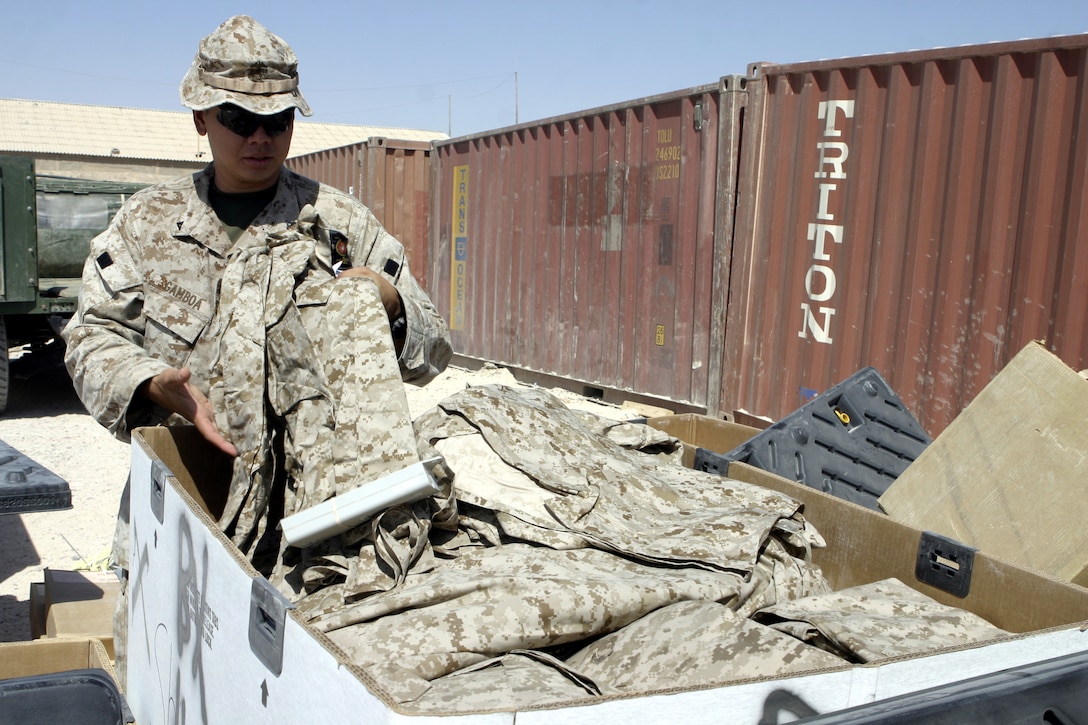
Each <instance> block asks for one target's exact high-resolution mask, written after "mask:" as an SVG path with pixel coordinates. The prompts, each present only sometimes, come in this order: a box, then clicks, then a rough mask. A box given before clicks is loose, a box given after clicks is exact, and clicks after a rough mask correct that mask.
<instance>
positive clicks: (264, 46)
mask: <svg viewBox="0 0 1088 725" xmlns="http://www.w3.org/2000/svg"><path fill="white" fill-rule="evenodd" d="M178 94H179V95H180V96H181V102H182V104H184V105H185V106H186V107H187V108H191V109H193V110H194V111H206V110H208V109H209V108H215V107H216V106H220V105H222V104H224V103H233V104H234V105H236V106H241V107H242V108H245V109H246V110H248V111H252V112H253V113H259V114H261V115H262V116H267V115H271V114H274V113H279V112H280V111H284V110H286V109H288V108H292V107H294V108H297V109H298V110H299V112H301V113H302V115H303V116H309V115H310V114H311V111H310V106H309V104H307V103H306V99H305V98H303V97H302V93H301V92H300V91H299V89H298V58H296V57H295V53H294V51H292V50H291V46H289V45H287V43H285V42H284V41H283V39H282V38H280V37H279V36H276V35H273V34H272V33H271V32H269V30H268V28H266V27H264V26H263V25H261V24H260V23H258V22H257V21H256V20H254V19H253V18H251V17H249V16H248V15H236V16H234V17H233V18H231V19H230V20H227V21H226V22H225V23H223V24H222V25H220V26H219V27H218V28H216V29H215V32H213V33H212V34H211V35H209V36H208V37H206V38H204V39H203V40H201V41H200V48H199V49H198V50H197V54H196V58H194V59H193V65H192V67H191V68H189V72H188V73H186V74H185V78H183V79H182V81H181V88H180V89H179V90H178Z"/></svg>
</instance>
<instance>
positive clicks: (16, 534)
mask: <svg viewBox="0 0 1088 725" xmlns="http://www.w3.org/2000/svg"><path fill="white" fill-rule="evenodd" d="M0 552H3V555H2V556H0V581H4V580H5V579H7V578H8V577H9V576H11V575H12V574H14V573H15V572H17V571H21V570H23V569H25V568H27V567H30V566H34V565H36V564H39V563H41V557H39V556H38V552H37V550H36V549H35V548H34V545H33V544H32V543H31V542H30V536H29V535H28V534H27V531H26V527H25V526H24V525H23V519H22V517H21V516H19V515H17V514H10V515H0ZM19 596H21V597H23V599H22V601H20V600H19V598H18V597H16V596H12V595H3V596H0V642H21V641H24V640H28V639H30V610H29V609H28V607H27V605H26V602H27V598H29V596H30V592H29V591H27V592H23V593H22V594H20V595H19Z"/></svg>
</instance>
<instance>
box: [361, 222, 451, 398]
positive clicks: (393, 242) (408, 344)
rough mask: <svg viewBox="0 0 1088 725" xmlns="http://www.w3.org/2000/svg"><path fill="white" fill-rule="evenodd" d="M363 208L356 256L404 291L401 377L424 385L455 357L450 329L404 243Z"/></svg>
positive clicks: (402, 295)
mask: <svg viewBox="0 0 1088 725" xmlns="http://www.w3.org/2000/svg"><path fill="white" fill-rule="evenodd" d="M363 208H364V210H365V213H364V214H363V215H362V216H361V217H360V218H358V219H357V220H356V222H355V223H354V224H353V225H352V227H353V228H352V229H351V233H350V234H349V238H350V239H351V240H352V241H353V243H354V245H355V246H356V250H353V255H352V258H353V259H356V260H360V261H362V263H364V264H366V265H367V266H368V267H370V268H371V269H373V270H375V271H376V272H379V273H381V274H382V275H383V276H384V277H385V278H386V279H388V280H389V281H390V282H392V283H393V286H394V287H396V288H397V292H399V293H400V298H401V302H402V303H403V304H404V314H405V318H406V319H407V322H408V334H407V336H406V337H405V340H404V347H403V348H402V349H401V354H400V360H399V362H400V368H401V377H402V378H403V379H404V380H405V381H406V382H412V383H415V384H417V385H424V384H426V383H427V382H428V381H430V380H431V379H432V378H434V377H435V376H436V375H438V374H439V373H441V372H442V371H443V370H445V369H446V365H447V364H449V361H450V358H451V357H452V356H453V347H452V346H451V344H450V333H449V328H448V327H447V326H446V321H445V320H444V319H442V316H441V315H440V314H439V313H438V310H437V309H436V308H435V306H434V303H433V302H432V301H431V298H430V297H429V296H428V295H427V293H426V292H425V291H424V290H423V288H422V287H420V286H419V283H418V282H417V281H416V279H415V277H414V276H413V275H412V272H411V270H410V269H409V267H408V257H407V256H406V254H405V251H404V245H402V244H401V243H400V242H399V241H397V239H396V238H395V237H393V235H391V234H390V233H389V232H387V231H386V230H385V228H384V227H382V225H381V224H380V223H379V222H378V220H377V218H376V217H375V216H374V214H373V213H372V212H371V211H370V210H369V209H366V208H365V207H363Z"/></svg>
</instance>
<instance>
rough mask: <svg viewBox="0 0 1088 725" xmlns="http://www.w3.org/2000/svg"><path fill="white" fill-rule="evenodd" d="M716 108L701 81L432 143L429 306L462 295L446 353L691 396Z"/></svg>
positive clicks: (707, 274)
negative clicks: (431, 287)
mask: <svg viewBox="0 0 1088 725" xmlns="http://www.w3.org/2000/svg"><path fill="white" fill-rule="evenodd" d="M719 113H720V94H719V89H718V87H716V86H708V87H702V88H695V89H689V90H687V91H681V92H678V93H675V94H669V95H667V96H658V97H654V98H650V99H642V100H640V101H635V102H632V103H629V104H623V105H617V106H611V107H605V108H599V109H594V110H591V111H586V112H583V113H579V114H573V115H569V116H563V117H558V118H553V119H548V120H545V121H541V122H537V123H532V124H523V125H519V126H516V127H511V128H508V129H502V130H499V131H495V132H490V133H486V134H479V135H475V136H470V137H464V138H458V139H452V140H450V141H443V142H438V143H437V144H436V147H435V148H436V156H435V166H436V171H435V179H436V181H435V198H436V200H437V202H438V203H437V206H436V212H435V213H434V215H433V219H434V224H435V228H434V231H433V239H434V240H435V242H436V246H435V248H434V252H433V254H432V264H433V267H432V269H433V278H434V279H435V280H436V285H435V287H436V289H437V293H436V294H435V299H436V300H437V301H438V302H439V303H440V304H439V307H440V309H441V310H442V312H443V313H444V314H447V315H448V313H449V312H450V308H451V307H456V306H458V305H463V308H461V309H459V310H456V312H457V314H455V315H454V317H452V318H450V319H451V323H452V324H451V328H453V329H452V333H453V341H454V347H455V349H456V350H457V351H458V352H459V353H460V354H463V355H467V356H469V357H475V358H479V359H483V360H489V361H494V362H498V363H502V364H505V365H510V366H514V367H519V368H523V369H526V370H531V371H535V372H540V373H544V374H548V375H558V376H562V377H565V378H570V379H572V380H577V381H582V382H584V383H587V384H590V385H593V386H599V387H601V388H611V389H619V390H631V391H636V392H639V393H641V394H646V395H651V396H658V397H663V398H667V399H670V400H677V401H692V402H695V403H698V404H704V403H705V401H706V395H707V387H708V386H707V380H708V370H709V368H711V367H712V365H714V364H715V363H716V361H720V359H721V355H720V350H719V351H715V352H714V354H713V355H712V354H711V335H710V329H711V324H710V320H711V311H712V308H713V307H714V299H713V294H714V281H715V280H714V265H713V264H712V263H711V262H712V259H713V256H714V243H715V235H714V225H715V215H714V206H715V180H716V174H717V172H718V158H717V157H718V134H719ZM462 175H463V176H462ZM461 179H464V180H466V183H464V184H462V183H460V181H459V180H461ZM466 189H467V192H466V191H465V190H466ZM461 210H463V216H462V215H461V214H462V212H461ZM461 219H466V220H467V225H466V227H465V228H464V229H455V228H452V225H458V224H459V223H460V220H461ZM462 232H464V233H462ZM459 239H460V240H461V243H462V244H463V246H460V247H459V246H457V245H458V240H459ZM720 292H721V293H722V294H724V290H720ZM459 295H460V296H459ZM444 305H445V307H444Z"/></svg>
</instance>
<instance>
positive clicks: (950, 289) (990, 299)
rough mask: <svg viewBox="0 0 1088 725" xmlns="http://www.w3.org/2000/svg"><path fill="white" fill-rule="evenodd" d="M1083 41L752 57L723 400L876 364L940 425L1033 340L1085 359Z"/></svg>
mask: <svg viewBox="0 0 1088 725" xmlns="http://www.w3.org/2000/svg"><path fill="white" fill-rule="evenodd" d="M1086 48H1088V35H1080V36H1068V37H1059V38H1048V39H1044V40H1033V41H1017V42H1013V43H997V44H989V45H981V46H967V47H962V48H956V49H942V50H935V51H921V52H911V53H904V54H896V55H886V56H868V57H864V58H858V59H847V60H836V61H821V62H815V63H805V64H795V65H756V66H753V67H752V68H751V69H750V77H751V80H750V81H749V85H748V88H749V94H750V95H749V106H748V114H747V117H746V119H745V127H744V132H743V135H744V139H743V142H742V150H741V158H742V164H741V171H740V175H739V178H738V187H739V189H740V192H739V194H738V206H737V212H736V213H737V223H736V228H735V237H734V246H733V249H734V256H733V260H732V272H731V276H730V282H729V284H730V289H729V306H728V311H727V324H726V332H725V336H726V342H725V350H726V355H725V362H724V364H723V381H722V388H721V394H720V400H721V407H722V408H729V407H734V408H743V409H746V410H748V411H750V412H754V413H759V414H763V415H768V416H770V417H772V418H775V419H778V418H781V417H784V416H785V415H787V414H789V413H790V412H791V411H792V410H794V409H796V408H798V407H799V406H800V405H801V404H803V403H804V402H805V400H806V399H807V398H808V397H810V396H811V395H813V394H815V393H818V392H820V391H822V390H825V389H827V388H828V387H830V386H831V385H833V384H834V383H835V382H836V381H838V380H841V379H844V378H846V377H847V376H849V375H850V374H852V373H853V372H855V371H856V370H859V369H861V368H863V367H866V366H869V365H871V366H873V367H875V368H877V369H878V370H879V371H880V372H881V373H882V374H883V375H884V377H885V378H886V379H887V380H888V382H889V384H890V385H891V387H892V388H893V389H894V390H895V391H896V392H897V393H898V394H899V396H900V397H901V398H902V400H903V401H904V403H905V404H906V405H907V407H908V408H909V409H910V410H911V411H912V412H913V413H914V414H915V415H916V416H917V417H918V418H919V420H920V421H921V422H922V424H923V426H924V427H925V428H926V430H927V432H929V433H930V434H931V435H933V436H935V435H937V434H938V433H939V432H940V431H942V430H943V429H944V428H945V427H946V426H947V425H948V424H949V423H950V422H951V421H952V420H953V419H954V418H955V416H956V415H957V414H958V413H959V412H960V411H961V410H962V409H963V408H964V407H966V405H967V403H969V402H970V401H971V400H972V399H973V398H974V397H975V395H977V393H978V392H979V391H980V390H981V389H982V388H983V387H984V386H985V385H986V384H987V383H988V382H989V381H990V379H991V378H992V377H993V376H994V375H995V374H996V373H997V372H998V371H999V370H1000V369H1001V368H1002V367H1003V366H1004V365H1005V364H1006V363H1007V362H1008V361H1009V360H1010V359H1011V358H1012V357H1013V356H1014V355H1015V354H1016V353H1017V352H1018V351H1019V350H1020V349H1021V348H1022V347H1023V346H1024V345H1026V344H1027V343H1028V342H1030V341H1031V340H1034V339H1040V340H1044V341H1045V342H1046V345H1047V347H1049V348H1050V349H1051V350H1052V351H1054V352H1055V353H1056V354H1057V355H1058V356H1059V357H1061V358H1062V359H1063V360H1064V361H1065V362H1066V363H1067V364H1068V365H1070V366H1072V367H1075V368H1077V369H1081V368H1085V367H1088V324H1086V313H1088V173H1086V172H1088V133H1086V131H1088V93H1086V84H1088V68H1086V62H1088V60H1086V59H1088V53H1086ZM1010 415H1015V411H1010Z"/></svg>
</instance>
